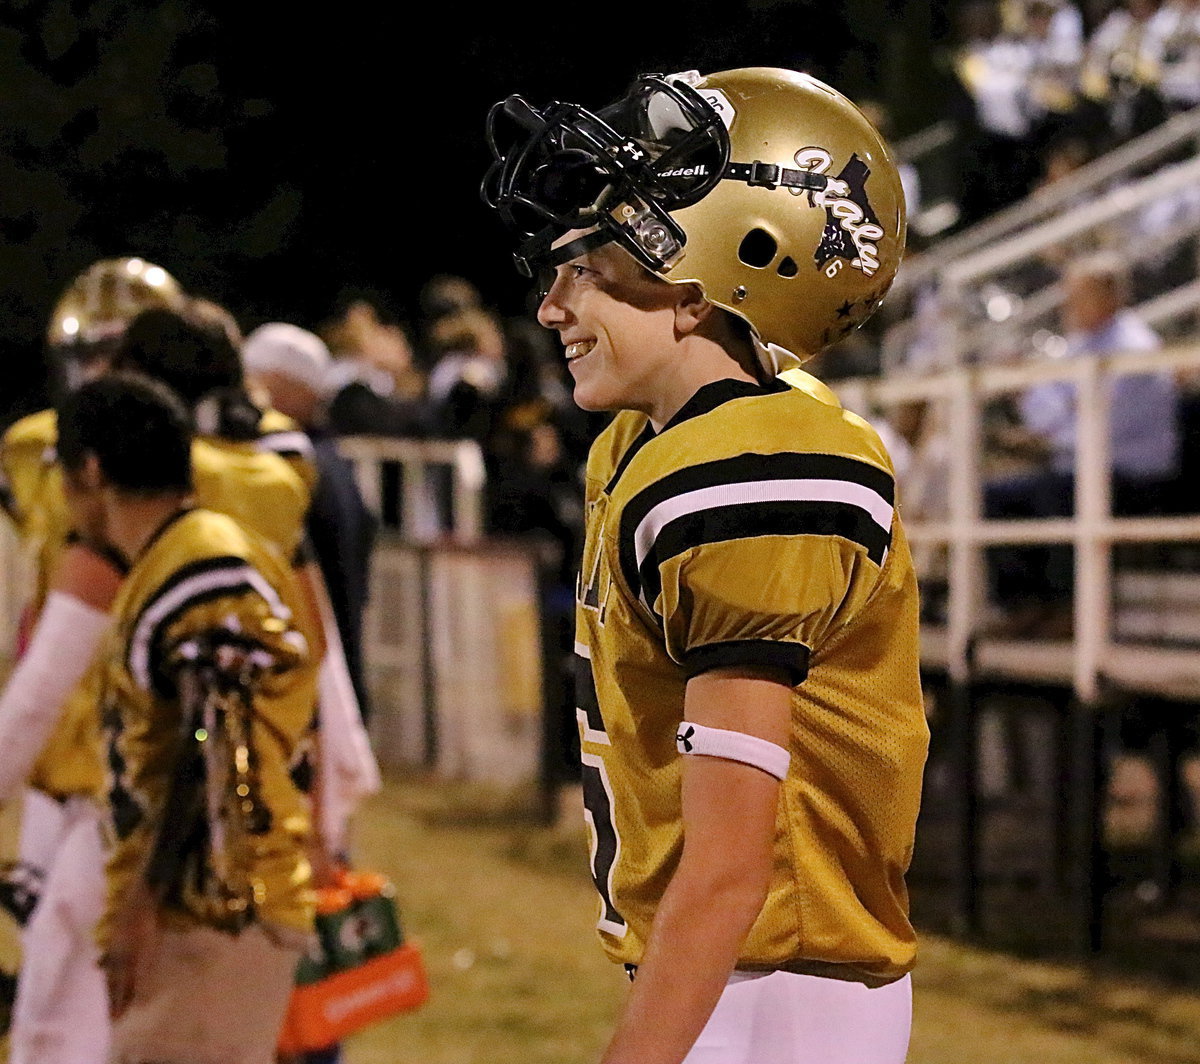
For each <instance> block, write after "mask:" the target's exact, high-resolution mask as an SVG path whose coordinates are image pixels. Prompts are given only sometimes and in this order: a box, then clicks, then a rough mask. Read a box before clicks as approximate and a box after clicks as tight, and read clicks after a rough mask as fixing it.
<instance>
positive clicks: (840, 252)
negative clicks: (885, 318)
mask: <svg viewBox="0 0 1200 1064" xmlns="http://www.w3.org/2000/svg"><path fill="white" fill-rule="evenodd" d="M870 176H871V168H870V167H869V166H867V164H866V163H864V162H863V161H862V159H860V158H859V157H858V155H857V153H856V154H854V155H851V156H850V161H849V162H848V163H846V165H845V167H844V168H843V169H842V172H841V173H840V174H838V176H837V177H836V178H834V179H833V180H831V181H830V182H829V188H828V189H826V190H825V191H824V192H822V193H820V194H819V197H820V200H821V203H822V205H823V206H824V208H825V229H824V231H823V232H822V234H821V243H820V244H818V245H817V250H816V252H815V254H814V255H813V259H814V260H815V262H816V264H817V269H819V270H825V269H826V267H827V266H828V265H829V264H830V263H831V262H832V261H833V260H834V259H844V260H845V261H846V262H848V263H849V264H850V265H851V266H853V267H854V269H856V270H861V271H862V272H863V273H865V274H866V275H867V276H868V277H871V276H873V275H874V274H875V271H876V270H878V269H879V247H878V245H877V243H876V241H878V240H880V239H882V237H883V235H884V233H883V226H881V225H880V224H879V218H878V217H877V216H876V214H875V211H874V210H873V209H872V208H871V203H870V201H869V200H868V199H867V188H866V185H867V178H868V177H870Z"/></svg>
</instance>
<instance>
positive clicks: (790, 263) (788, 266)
mask: <svg viewBox="0 0 1200 1064" xmlns="http://www.w3.org/2000/svg"><path fill="white" fill-rule="evenodd" d="M775 272H776V273H778V274H779V276H780V277H795V276H796V274H798V273H799V272H800V267H799V266H797V265H796V260H795V259H794V258H792V256H791V255H785V256H784V257H783V261H781V262H780V263H779V268H778V269H777V270H776V271H775Z"/></svg>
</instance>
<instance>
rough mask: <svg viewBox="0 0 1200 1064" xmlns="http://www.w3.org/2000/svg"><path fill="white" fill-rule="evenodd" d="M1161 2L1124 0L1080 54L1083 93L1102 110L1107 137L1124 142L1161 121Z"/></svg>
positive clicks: (1162, 110) (1117, 141)
mask: <svg viewBox="0 0 1200 1064" xmlns="http://www.w3.org/2000/svg"><path fill="white" fill-rule="evenodd" d="M1158 12H1159V0H1124V2H1123V3H1121V4H1120V6H1118V7H1117V8H1116V9H1115V10H1113V11H1112V12H1110V13H1109V15H1108V17H1107V18H1105V19H1104V21H1103V22H1101V23H1100V25H1099V26H1098V27H1096V32H1095V33H1093V34H1092V37H1091V39H1090V40H1089V41H1088V45H1087V50H1086V52H1085V54H1084V60H1083V73H1082V75H1081V83H1082V88H1083V93H1084V95H1085V96H1086V97H1087V98H1088V99H1089V100H1091V101H1092V103H1093V105H1094V106H1097V107H1100V108H1101V109H1103V111H1104V116H1105V122H1106V125H1107V127H1108V133H1109V136H1110V138H1111V140H1112V141H1113V142H1114V143H1117V144H1119V143H1122V142H1123V141H1126V140H1129V139H1130V138H1131V137H1135V136H1137V135H1138V134H1140V133H1145V132H1146V131H1147V130H1148V129H1151V128H1153V127H1154V126H1155V125H1157V124H1158V123H1159V122H1161V121H1162V119H1163V117H1164V115H1165V111H1164V107H1163V103H1162V97H1161V96H1160V95H1159V93H1158V86H1157V83H1156V76H1157V68H1156V65H1155V59H1154V54H1155V47H1154V42H1155V41H1156V40H1157V39H1158V38H1159V37H1160V36H1161V34H1160V33H1159V31H1158V30H1157V28H1156V26H1157V22H1156V16H1158Z"/></svg>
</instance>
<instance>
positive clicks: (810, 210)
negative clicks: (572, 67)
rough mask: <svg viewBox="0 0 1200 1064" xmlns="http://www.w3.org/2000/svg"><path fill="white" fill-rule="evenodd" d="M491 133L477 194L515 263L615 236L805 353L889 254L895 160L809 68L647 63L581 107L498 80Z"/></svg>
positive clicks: (876, 287) (888, 278) (885, 270)
mask: <svg viewBox="0 0 1200 1064" xmlns="http://www.w3.org/2000/svg"><path fill="white" fill-rule="evenodd" d="M488 140H489V143H490V145H491V147H492V152H493V156H494V162H493V164H492V167H491V168H490V170H489V171H488V175H487V177H486V178H485V179H484V187H483V195H484V199H485V201H486V202H487V203H488V204H489V205H490V206H492V207H494V208H495V209H496V210H497V211H498V212H499V213H500V216H501V218H502V219H503V221H504V222H505V223H506V224H507V225H508V226H509V227H510V228H512V229H514V230H515V231H516V232H517V233H518V234H520V237H521V243H520V244H519V246H518V249H517V252H516V256H515V257H516V260H517V265H518V268H519V269H521V270H522V272H524V273H526V274H529V275H532V274H533V272H534V271H535V270H539V269H545V268H547V267H553V266H555V265H558V264H560V263H562V262H566V261H568V260H569V259H571V258H573V257H575V256H577V255H579V254H582V253H583V252H584V251H586V250H589V249H591V248H594V247H597V246H600V245H601V244H604V243H610V242H616V243H618V244H620V245H621V246H622V247H623V248H625V250H627V251H628V252H629V253H630V254H632V255H633V256H634V257H635V258H636V259H637V260H638V261H639V262H641V263H642V265H644V266H645V267H646V268H647V269H649V270H651V271H653V272H654V273H656V274H658V275H659V276H661V277H663V278H665V279H666V280H668V281H671V282H675V283H679V284H684V283H694V284H698V285H699V286H700V287H701V288H702V289H703V291H704V294H705V296H706V297H707V298H708V299H709V300H710V301H711V302H713V303H715V304H716V305H717V306H720V307H723V308H724V309H725V310H728V311H729V312H731V313H733V314H736V315H737V316H739V317H741V318H743V319H745V321H747V322H748V323H749V324H750V326H751V327H752V329H753V331H754V333H755V334H756V336H757V338H758V340H759V341H760V344H761V345H764V346H765V345H778V347H782V348H785V349H786V350H788V351H790V352H794V353H795V354H796V355H797V356H799V357H801V358H807V357H809V356H811V355H815V354H816V353H817V352H818V351H820V350H822V349H823V348H825V347H827V346H829V345H830V344H831V343H833V342H835V341H836V340H838V339H840V338H841V337H843V336H845V335H846V334H847V333H848V332H850V331H851V330H852V329H853V328H855V327H856V326H858V325H861V324H862V323H863V322H864V321H865V320H866V319H867V318H868V317H869V316H870V315H871V314H872V313H873V312H874V311H875V309H876V308H877V307H878V306H879V304H880V303H881V302H882V301H883V297H884V294H885V293H886V292H887V290H888V287H889V286H890V285H891V283H892V280H893V278H894V277H895V275H896V270H897V268H898V266H899V265H900V258H901V256H902V254H903V250H904V234H905V215H904V193H903V190H902V189H901V185H900V177H899V173H898V172H897V168H896V163H895V161H894V159H893V157H892V155H891V153H890V151H889V150H888V148H887V145H886V144H885V143H884V142H883V139H882V138H881V137H880V135H879V133H878V132H877V131H876V130H875V128H874V127H873V126H872V125H871V123H870V122H869V121H868V120H867V119H866V118H865V117H864V115H863V114H862V112H861V111H859V109H858V108H857V107H855V106H854V104H852V103H851V102H850V101H849V100H848V99H846V97H844V96H842V95H841V94H840V93H838V92H836V91H835V90H834V89H831V88H830V87H829V86H828V85H825V84H823V83H822V82H820V81H817V80H816V79H815V78H811V77H809V76H808V75H806V74H798V73H796V72H794V71H791V70H779V69H773V68H767V67H755V68H746V69H741V70H728V71H724V72H722V73H718V74H711V75H708V76H706V77H701V76H700V75H699V74H697V73H695V72H691V73H687V74H677V75H671V76H667V77H661V76H657V75H647V76H644V77H641V78H639V79H638V80H637V81H636V82H635V83H634V85H633V87H632V88H631V89H630V91H629V92H628V93H627V94H626V96H624V97H623V98H622V99H621V100H618V101H617V102H616V103H614V104H612V105H610V106H609V107H606V108H604V109H603V110H601V111H599V112H596V113H594V114H593V113H592V112H590V111H587V110H585V109H584V108H582V107H579V106H577V105H575V104H565V103H552V104H550V105H549V106H547V107H545V108H543V109H541V110H538V109H536V108H534V107H531V106H530V105H529V104H528V103H526V102H525V101H524V100H523V99H522V98H521V97H519V96H510V97H509V98H508V99H506V100H503V101H501V102H500V103H498V104H496V106H495V107H493V108H492V111H491V114H490V115H489V119H488ZM574 230H579V231H583V235H582V236H580V237H578V238H577V239H574V240H571V241H570V242H568V243H566V244H560V246H558V247H552V245H553V244H554V243H555V242H556V241H559V239H560V238H561V237H562V236H563V234H565V233H567V232H570V231H574ZM779 361H780V360H779V359H775V360H774V362H775V365H776V366H778V364H779Z"/></svg>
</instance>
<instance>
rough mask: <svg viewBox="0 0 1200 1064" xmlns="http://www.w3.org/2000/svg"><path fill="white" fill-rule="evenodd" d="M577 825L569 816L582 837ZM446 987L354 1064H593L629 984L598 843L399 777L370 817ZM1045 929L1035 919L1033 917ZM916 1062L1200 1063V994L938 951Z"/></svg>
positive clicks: (413, 928) (388, 1027)
mask: <svg viewBox="0 0 1200 1064" xmlns="http://www.w3.org/2000/svg"><path fill="white" fill-rule="evenodd" d="M566 819H567V818H564V822H566ZM357 851H358V854H359V857H360V861H361V863H362V864H363V865H368V866H372V867H375V868H378V869H380V870H382V871H386V872H387V873H389V874H390V875H391V876H392V877H393V879H394V881H395V883H396V886H397V890H398V896H399V900H400V903H401V906H402V909H403V915H404V920H405V924H406V927H407V930H408V933H409V935H410V936H411V937H413V938H414V939H417V940H419V941H420V942H421V944H422V948H423V951H424V954H425V959H426V963H427V968H428V974H429V979H430V984H431V988H432V993H431V998H430V1001H429V1003H428V1004H427V1005H426V1006H425V1007H423V1008H422V1009H419V1010H417V1011H416V1012H413V1013H409V1014H407V1015H404V1016H400V1017H397V1018H395V1019H394V1020H391V1021H389V1022H387V1023H383V1024H379V1025H378V1026H376V1027H374V1028H372V1029H371V1030H368V1031H365V1032H363V1033H361V1034H359V1035H358V1036H356V1037H355V1038H354V1039H352V1040H351V1042H350V1044H349V1046H348V1051H347V1061H348V1064H474V1062H479V1064H484V1062H486V1064H587V1062H594V1061H595V1060H596V1058H597V1056H598V1054H599V1051H600V1049H601V1047H602V1046H603V1044H604V1038H605V1034H606V1032H607V1030H608V1028H609V1026H610V1024H611V1022H612V1019H613V1017H614V1015H615V1014H616V1011H617V1009H618V1008H619V1006H620V1003H621V1000H622V998H623V996H624V994H625V992H626V990H627V987H628V984H627V982H626V980H625V977H624V975H623V974H622V973H621V971H620V970H619V969H617V968H616V967H614V966H613V965H611V964H610V963H609V962H608V961H606V960H605V959H604V958H603V956H602V955H601V953H600V950H599V947H598V945H597V944H596V941H595V939H594V937H593V932H592V929H591V923H592V919H593V911H594V898H593V894H592V887H591V884H590V882H589V880H588V878H587V875H586V871H585V868H586V853H585V849H584V841H583V834H582V830H580V831H578V832H576V831H575V830H573V829H568V828H560V829H558V830H553V829H545V828H540V827H537V826H536V825H534V824H533V823H532V822H530V821H529V820H528V819H524V820H523V819H522V818H521V817H520V816H519V814H515V815H514V814H513V813H512V811H508V815H506V811H505V810H504V809H503V807H502V806H499V805H497V803H496V802H495V800H493V799H490V798H489V797H488V796H487V795H485V794H482V793H480V792H478V791H473V790H470V789H464V788H461V787H453V786H450V785H447V784H432V783H428V782H420V781H417V780H411V779H393V780H392V781H391V782H389V784H388V787H387V789H386V790H385V792H384V793H383V794H382V795H379V796H378V797H376V798H375V799H373V800H372V801H371V803H370V805H369V806H368V807H367V809H366V810H365V811H364V814H363V815H362V816H361V818H360V821H359V825H358V832H357ZM1031 918H1036V914H1031ZM914 980H915V986H916V992H915V993H916V1001H915V1010H916V1018H915V1025H914V1031H913V1041H912V1049H911V1052H910V1054H909V1061H910V1064H963V1062H964V1061H970V1062H971V1064H1035V1062H1036V1064H1150V1062H1154V1064H1200V994H1197V993H1194V992H1187V991H1183V990H1180V989H1177V988H1171V987H1168V986H1165V985H1161V984H1157V983H1154V982H1152V981H1148V980H1135V979H1127V978H1119V977H1115V976H1112V975H1098V974H1094V973H1093V974H1089V973H1087V972H1086V971H1084V970H1082V969H1079V968H1074V967H1070V966H1065V965H1055V964H1042V963H1033V962H1029V961H1020V960H1015V959H1013V958H1010V957H1008V956H1006V955H1003V954H998V953H991V952H987V951H983V950H977V949H972V948H968V947H964V946H961V945H959V944H957V943H953V942H950V941H948V940H945V939H940V938H936V937H932V936H925V937H924V938H923V945H922V954H921V959H920V962H919V964H918V968H917V971H916V973H915V976H914Z"/></svg>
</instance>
